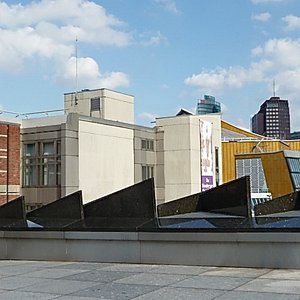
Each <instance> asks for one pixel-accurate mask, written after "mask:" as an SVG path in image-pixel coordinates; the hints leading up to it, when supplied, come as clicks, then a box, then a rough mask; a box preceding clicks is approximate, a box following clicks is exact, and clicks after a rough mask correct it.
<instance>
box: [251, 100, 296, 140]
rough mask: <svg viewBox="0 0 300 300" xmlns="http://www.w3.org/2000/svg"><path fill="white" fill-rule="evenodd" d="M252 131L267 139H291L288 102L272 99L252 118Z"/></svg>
mask: <svg viewBox="0 0 300 300" xmlns="http://www.w3.org/2000/svg"><path fill="white" fill-rule="evenodd" d="M251 125H252V126H251V127H252V131H253V132H255V133H258V134H261V135H264V136H267V137H272V138H277V139H282V140H286V139H290V136H291V134H290V112H289V103H288V100H282V99H280V97H275V96H274V97H271V98H270V99H269V100H266V101H265V102H264V103H263V104H262V105H261V106H260V110H259V111H258V112H257V113H256V114H255V115H254V116H253V117H252V118H251Z"/></svg>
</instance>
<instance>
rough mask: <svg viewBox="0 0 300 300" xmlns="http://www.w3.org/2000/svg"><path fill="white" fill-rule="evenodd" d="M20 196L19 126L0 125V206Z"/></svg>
mask: <svg viewBox="0 0 300 300" xmlns="http://www.w3.org/2000/svg"><path fill="white" fill-rule="evenodd" d="M19 195H20V125H19V124H13V123H4V122H1V123H0V205H1V204H4V203H6V202H8V201H10V200H12V199H15V198H16V197H18V196H19Z"/></svg>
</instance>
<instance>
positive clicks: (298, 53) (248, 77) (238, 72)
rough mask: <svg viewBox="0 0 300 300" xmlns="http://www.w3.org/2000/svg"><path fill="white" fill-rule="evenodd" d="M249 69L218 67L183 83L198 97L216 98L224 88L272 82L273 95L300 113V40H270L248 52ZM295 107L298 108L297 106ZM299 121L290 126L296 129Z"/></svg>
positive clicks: (294, 121) (299, 123)
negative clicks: (275, 90) (208, 96)
mask: <svg viewBox="0 0 300 300" xmlns="http://www.w3.org/2000/svg"><path fill="white" fill-rule="evenodd" d="M252 54H253V61H252V63H251V64H250V66H249V67H247V68H246V67H241V66H232V67H229V68H221V67H218V68H216V69H214V70H210V71H206V70H202V71H201V72H199V73H198V74H193V75H191V76H189V77H187V78H186V79H185V81H184V82H185V84H186V85H189V86H193V87H196V88H197V89H200V90H201V92H202V93H204V94H205V93H211V94H213V95H219V94H221V93H222V92H223V90H224V89H226V88H240V87H243V86H245V85H246V84H251V83H255V82H266V83H270V82H272V81H273V79H274V78H275V79H276V86H277V94H278V95H280V96H281V97H283V98H287V99H289V100H290V101H291V107H292V108H293V111H294V110H295V111H297V110H299V111H300V103H299V95H300V85H299V82H300V39H291V38H285V39H270V40H268V41H266V42H265V43H264V44H263V45H260V46H258V47H256V48H254V49H253V50H252ZM298 103H299V104H298ZM298 120H300V119H294V120H293V123H292V125H293V126H296V124H297V122H298V124H297V125H298V127H300V121H298Z"/></svg>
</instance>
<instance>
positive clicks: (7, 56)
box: [0, 0, 132, 88]
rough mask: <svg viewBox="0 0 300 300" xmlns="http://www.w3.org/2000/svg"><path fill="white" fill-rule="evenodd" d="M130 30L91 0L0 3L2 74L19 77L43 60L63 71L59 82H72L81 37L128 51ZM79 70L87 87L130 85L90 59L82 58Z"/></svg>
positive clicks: (124, 75)
mask: <svg viewBox="0 0 300 300" xmlns="http://www.w3.org/2000/svg"><path fill="white" fill-rule="evenodd" d="M125 25H126V24H124V23H123V22H122V21H121V20H119V19H118V18H116V17H115V16H113V15H110V14H109V13H108V12H107V11H106V10H105V9H104V8H103V7H102V6H100V5H98V4H96V3H95V2H92V1H89V0H41V1H37V2H31V3H29V4H26V5H23V4H18V5H9V4H7V3H6V2H0V69H4V70H8V71H13V72H18V71H20V70H22V68H23V67H24V64H26V62H28V61H30V59H37V58H38V59H41V60H46V61H49V62H52V63H53V65H55V66H59V68H58V69H57V81H59V80H63V81H64V82H67V81H68V79H67V78H69V79H70V78H72V76H71V74H69V73H68V70H69V66H70V64H71V63H72V61H73V58H72V56H74V52H75V47H74V44H75V43H74V41H75V38H76V37H78V39H79V40H80V42H81V43H85V44H92V45H96V44H101V45H110V46H116V47H124V46H127V45H129V44H130V43H131V42H132V37H131V34H130V33H128V32H126V30H125V29H124V28H125V27H126V26H125ZM79 65H80V69H81V76H82V78H84V79H83V82H84V81H86V82H88V83H89V86H90V85H91V84H94V83H95V82H102V83H103V84H108V85H109V87H110V88H112V87H114V86H116V85H117V84H118V83H119V84H121V85H127V84H128V77H127V75H126V74H124V73H121V72H112V73H108V74H100V73H99V66H98V64H97V62H96V61H94V60H93V59H91V58H80V59H79ZM59 71H61V72H62V73H59ZM87 78H89V80H87ZM107 87H108V86H107Z"/></svg>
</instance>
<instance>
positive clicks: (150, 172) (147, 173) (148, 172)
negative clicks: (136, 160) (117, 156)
mask: <svg viewBox="0 0 300 300" xmlns="http://www.w3.org/2000/svg"><path fill="white" fill-rule="evenodd" d="M152 177H154V167H153V166H151V165H145V166H142V180H146V179H148V178H152Z"/></svg>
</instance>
